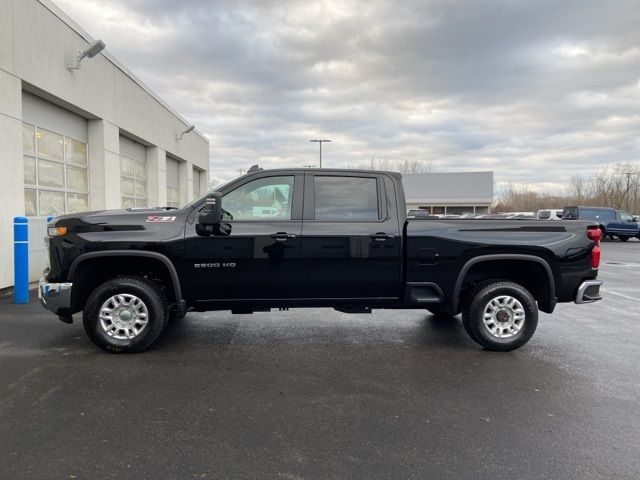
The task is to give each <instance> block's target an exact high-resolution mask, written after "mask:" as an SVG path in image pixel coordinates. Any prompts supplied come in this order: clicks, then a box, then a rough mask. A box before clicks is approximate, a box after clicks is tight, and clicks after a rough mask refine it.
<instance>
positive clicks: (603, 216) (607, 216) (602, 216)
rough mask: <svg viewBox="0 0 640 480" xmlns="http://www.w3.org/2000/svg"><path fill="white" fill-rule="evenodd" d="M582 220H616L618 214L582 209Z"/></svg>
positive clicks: (609, 211) (611, 211)
mask: <svg viewBox="0 0 640 480" xmlns="http://www.w3.org/2000/svg"><path fill="white" fill-rule="evenodd" d="M580 218H585V219H587V220H591V219H593V220H596V219H597V220H615V219H616V214H615V212H614V211H613V210H599V209H595V208H581V209H580Z"/></svg>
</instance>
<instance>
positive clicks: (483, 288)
mask: <svg viewBox="0 0 640 480" xmlns="http://www.w3.org/2000/svg"><path fill="white" fill-rule="evenodd" d="M502 296H509V297H513V298H515V299H516V300H517V301H518V302H519V303H520V304H521V305H522V307H523V310H524V322H523V323H522V327H521V328H520V330H519V331H518V332H517V333H516V334H515V335H513V336H511V337H507V338H497V337H496V336H494V335H493V334H492V333H491V332H490V331H489V329H488V328H487V326H485V323H484V321H483V318H484V314H485V308H486V307H487V305H488V303H489V302H490V301H491V300H492V299H494V298H496V297H502ZM465 300H466V301H465V302H464V305H463V310H462V324H463V326H464V328H465V330H466V331H467V333H468V334H469V336H470V337H471V338H472V339H473V340H474V341H475V342H476V343H478V344H480V345H481V346H483V347H484V348H486V349H487V350H494V351H510V350H515V349H517V348H520V347H521V346H523V345H524V344H525V343H527V342H528V341H529V340H530V339H531V337H532V336H533V334H534V332H535V331H536V328H537V326H538V305H537V304H536V301H535V299H534V298H533V296H532V295H531V293H530V292H529V291H528V290H527V289H526V288H524V287H523V286H522V285H519V284H517V283H515V282H510V281H503V280H501V281H492V282H484V283H482V284H480V285H478V286H477V287H475V288H474V289H473V290H472V291H471V292H469V294H468V295H467V297H466V299H465Z"/></svg>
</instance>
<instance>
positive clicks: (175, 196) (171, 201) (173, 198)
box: [167, 157, 180, 208]
mask: <svg viewBox="0 0 640 480" xmlns="http://www.w3.org/2000/svg"><path fill="white" fill-rule="evenodd" d="M167 206H168V207H176V208H177V207H179V206H180V166H179V164H178V161H177V160H174V159H173V158H169V157H167Z"/></svg>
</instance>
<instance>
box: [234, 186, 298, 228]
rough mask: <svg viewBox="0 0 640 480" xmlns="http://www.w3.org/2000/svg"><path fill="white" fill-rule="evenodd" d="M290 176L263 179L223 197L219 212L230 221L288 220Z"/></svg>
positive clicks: (289, 218) (290, 197)
mask: <svg viewBox="0 0 640 480" xmlns="http://www.w3.org/2000/svg"><path fill="white" fill-rule="evenodd" d="M293 178H294V177H293V176H281V177H266V178H259V179H257V180H253V181H251V182H248V183H245V184H244V185H241V186H240V187H238V188H236V189H235V190H233V191H231V192H229V193H227V194H226V195H225V196H224V197H223V199H222V208H224V210H226V212H228V213H229V214H230V215H231V217H232V218H233V220H234V221H235V220H249V221H251V220H253V221H256V220H258V221H265V220H267V221H269V220H278V221H287V220H291V205H292V200H293Z"/></svg>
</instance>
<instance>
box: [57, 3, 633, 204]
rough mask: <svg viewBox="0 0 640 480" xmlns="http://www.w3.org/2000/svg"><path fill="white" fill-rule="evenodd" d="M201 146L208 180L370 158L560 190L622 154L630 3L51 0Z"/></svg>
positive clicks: (629, 108)
mask: <svg viewBox="0 0 640 480" xmlns="http://www.w3.org/2000/svg"><path fill="white" fill-rule="evenodd" d="M55 2H56V3H57V4H58V5H59V6H60V7H61V8H62V9H63V10H65V11H66V12H67V13H68V14H69V15H70V16H71V17H72V18H74V20H76V21H77V22H78V23H79V24H80V25H81V26H83V27H84V28H85V30H87V31H88V32H89V33H90V34H91V35H92V36H94V37H96V38H102V39H103V40H104V41H105V42H106V44H107V49H108V50H109V51H111V53H112V54H114V55H115V56H116V57H117V58H118V59H119V60H121V61H122V62H123V63H124V64H125V65H126V66H127V67H128V68H129V69H130V70H131V71H133V72H134V73H135V74H136V75H137V76H138V77H140V78H141V79H142V80H143V81H144V82H145V83H147V84H148V85H149V86H150V87H151V88H152V89H153V90H154V91H155V92H156V93H158V94H159V95H160V96H161V97H162V98H163V99H165V100H166V101H167V102H168V103H169V104H171V105H172V106H174V108H175V109H176V110H178V111H179V112H180V113H181V114H182V115H184V116H185V117H186V118H187V119H188V120H189V121H191V122H193V123H195V124H196V126H197V127H198V129H199V130H200V131H201V132H202V133H204V134H205V135H206V136H207V137H208V138H209V140H210V142H211V166H212V176H213V177H216V178H217V179H230V178H233V177H234V176H236V174H237V170H238V169H246V168H248V167H249V166H250V165H252V164H254V163H259V164H260V165H261V166H264V167H282V166H303V165H309V164H317V145H316V144H311V143H309V139H311V138H318V137H324V138H330V139H332V140H333V143H331V144H328V145H326V147H325V148H324V153H325V155H324V156H323V164H324V165H325V166H336V167H344V166H354V165H366V164H368V163H369V161H370V159H371V158H383V159H390V160H405V159H406V160H414V159H418V160H421V161H424V162H433V165H434V167H435V169H436V170H438V171H458V170H493V171H494V172H495V176H496V181H497V184H498V187H500V184H503V183H504V182H508V181H519V182H523V183H527V184H530V185H533V186H535V187H536V188H540V189H543V190H548V191H554V192H561V191H562V189H563V188H564V186H566V184H567V182H568V180H569V178H570V177H571V176H572V175H573V174H575V173H576V172H577V173H588V172H589V171H591V170H593V169H594V168H597V167H599V166H602V165H605V164H607V163H615V162H619V161H629V162H636V161H638V160H639V159H640V2H638V1H637V0H630V1H616V0H605V1H584V0H581V1H573V0H562V1H558V0H553V1H547V0H528V1H519V0H493V1H479V0H467V1H455V0H450V1H445V0H420V1H410V0H397V1H393V0H387V1H378V0H365V1H348V0H335V1H333V0H327V1H317V2H310V1H307V0H301V1H287V0H262V1H254V2H248V1H241V0H215V1H214V0H180V1H175V0H55Z"/></svg>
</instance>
